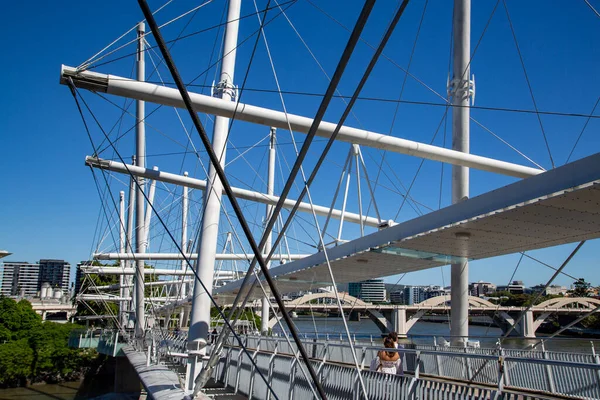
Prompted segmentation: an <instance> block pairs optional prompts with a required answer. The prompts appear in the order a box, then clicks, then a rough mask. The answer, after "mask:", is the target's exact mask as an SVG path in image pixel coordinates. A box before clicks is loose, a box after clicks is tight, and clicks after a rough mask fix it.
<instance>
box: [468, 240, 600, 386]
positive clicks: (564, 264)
mask: <svg viewBox="0 0 600 400" xmlns="http://www.w3.org/2000/svg"><path fill="white" fill-rule="evenodd" d="M585 242H586V240H582V241H581V242H579V244H578V245H577V246H576V247H575V248H574V249H573V251H571V253H570V254H569V256H568V257H567V258H566V259H565V261H563V263H562V265H561V266H560V267H559V268H558V269H557V270H556V271H555V272H554V274H553V275H552V276H551V277H550V279H549V280H548V282H547V283H546V284H545V285H544V287H543V288H542V290H541V291H540V292H538V293H537V295H536V296H535V297H534V298H533V300H532V301H531V304H529V305H528V306H527V307H526V308H525V309H524V310H523V311H521V313H520V314H519V317H518V318H517V319H516V320H514V322H513V323H512V324H510V328H509V329H508V331H506V332H505V333H504V334H503V335H502V336H501V337H500V338H499V343H500V345H502V341H503V340H504V339H506V338H507V337H508V336H509V335H510V334H511V332H512V331H513V330H514V329H515V328H516V327H517V326H518V325H519V324H520V323H521V321H522V320H523V317H524V316H525V315H526V313H527V312H528V311H530V310H531V308H532V307H533V306H534V305H535V304H536V302H537V301H538V299H539V298H540V297H541V296H542V294H543V293H544V292H545V291H546V289H547V288H548V286H550V285H551V284H552V282H554V279H555V278H556V277H557V276H558V275H559V274H560V273H561V272H562V270H563V269H564V268H565V267H566V266H567V265H568V264H569V262H570V261H571V260H572V259H573V257H575V255H576V254H577V252H578V251H579V250H580V249H581V247H582V246H583V245H584V244H585ZM522 258H523V255H521V259H522ZM521 259H519V263H520V261H521ZM517 268H518V265H517ZM515 272H516V269H515ZM596 309H600V306H598V307H596ZM594 311H595V310H592V311H591V312H590V313H588V315H591V314H592V313H593V312H594ZM582 319H583V317H582V318H580V319H578V320H577V322H579V321H581V320H582ZM575 323H576V322H575ZM573 325H574V323H572V324H570V325H569V326H573ZM563 330H564V329H563ZM563 330H561V332H562V331H563ZM542 342H543V340H542ZM539 344H540V343H538V344H537V345H539ZM537 345H536V346H537ZM522 350H524V351H526V350H530V347H527V348H525V349H522ZM487 363H489V360H486V361H485V362H484V363H483V364H482V366H481V367H480V368H479V370H478V371H476V373H475V374H474V375H473V378H472V379H471V380H470V381H473V380H474V379H475V378H476V376H477V374H479V373H480V372H481V371H482V370H483V368H484V367H485V365H486V364H487Z"/></svg>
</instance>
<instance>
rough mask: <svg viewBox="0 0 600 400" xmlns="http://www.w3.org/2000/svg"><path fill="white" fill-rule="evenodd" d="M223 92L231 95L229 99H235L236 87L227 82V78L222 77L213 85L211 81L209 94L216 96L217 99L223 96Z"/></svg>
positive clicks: (236, 94)
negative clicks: (222, 78)
mask: <svg viewBox="0 0 600 400" xmlns="http://www.w3.org/2000/svg"><path fill="white" fill-rule="evenodd" d="M224 94H228V95H229V97H231V101H236V99H237V96H238V87H237V86H235V85H233V84H232V83H230V82H229V80H227V79H224V80H222V81H221V82H219V83H217V84H216V85H215V82H214V81H213V84H212V87H211V95H212V97H216V98H219V99H222V98H223V95H224Z"/></svg>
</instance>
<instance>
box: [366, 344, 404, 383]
mask: <svg viewBox="0 0 600 400" xmlns="http://www.w3.org/2000/svg"><path fill="white" fill-rule="evenodd" d="M383 346H384V347H385V348H387V349H395V348H396V346H395V345H394V341H393V340H392V339H391V338H390V337H386V338H385V339H384V340H383ZM373 361H374V362H372V363H371V367H370V369H371V371H377V372H383V373H384V374H398V375H402V362H401V361H400V354H399V353H398V352H396V351H383V350H382V351H379V352H378V353H377V358H376V359H375V360H373Z"/></svg>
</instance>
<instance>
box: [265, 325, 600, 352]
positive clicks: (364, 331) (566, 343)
mask: <svg viewBox="0 0 600 400" xmlns="http://www.w3.org/2000/svg"><path fill="white" fill-rule="evenodd" d="M293 321H294V323H295V324H296V327H297V329H298V331H299V332H300V333H305V334H307V335H313V334H314V333H315V327H316V331H317V332H318V333H319V335H323V334H329V335H335V336H336V337H338V338H339V335H340V334H342V335H344V336H345V330H344V324H343V321H342V319H341V318H331V317H329V318H324V317H315V318H314V320H313V318H311V317H307V316H300V317H298V318H297V319H294V320H293ZM347 322H348V329H349V330H350V334H351V335H356V337H357V340H358V338H359V337H361V338H367V337H369V336H371V335H372V336H373V337H374V338H376V337H381V331H380V330H379V328H378V327H377V325H375V323H374V322H372V321H371V320H370V319H361V320H360V321H347ZM273 331H274V332H276V333H278V334H280V333H281V330H280V328H279V326H278V325H277V326H275V328H274V329H273ZM449 336H450V327H449V325H448V324H447V323H438V322H427V321H417V322H416V323H415V325H414V326H413V327H412V328H411V330H410V331H409V332H408V339H403V340H402V341H403V342H404V343H421V344H433V337H436V338H440V337H443V338H445V339H446V340H449ZM469 336H470V337H471V338H472V339H475V340H479V342H480V344H481V347H495V345H496V342H497V340H498V338H499V337H500V336H502V330H501V329H500V328H497V327H494V326H491V327H487V326H478V325H470V326H469ZM543 337H544V336H542V335H539V337H538V338H536V339H523V338H517V337H511V338H506V339H503V341H502V346H503V347H505V348H514V349H523V348H526V347H528V346H531V345H533V344H536V343H538V342H539V341H540V340H541V339H543ZM592 341H593V342H594V346H595V347H596V349H600V340H599V339H579V338H565V337H560V338H553V339H550V340H547V341H546V342H545V343H544V346H545V348H546V350H553V351H566V352H580V353H590V352H591V351H592V345H591V342H592ZM537 348H538V349H541V347H540V346H538V347H537Z"/></svg>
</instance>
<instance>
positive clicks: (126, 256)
mask: <svg viewBox="0 0 600 400" xmlns="http://www.w3.org/2000/svg"><path fill="white" fill-rule="evenodd" d="M309 255H310V254H273V257H271V260H274V261H275V260H278V261H280V260H286V261H287V260H300V259H302V258H304V257H308V256H309ZM196 257H198V254H197V253H189V254H186V255H185V258H187V259H188V260H193V259H195V258H196ZM263 257H265V258H267V254H263ZM185 258H184V257H183V255H181V253H144V254H140V253H133V254H132V253H94V259H97V260H144V261H170V260H185ZM215 260H224V261H251V260H252V255H251V254H249V255H246V254H231V253H226V254H225V253H224V254H216V255H215ZM108 268H114V267H108ZM118 269H119V270H122V268H118ZM190 273H191V272H190Z"/></svg>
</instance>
